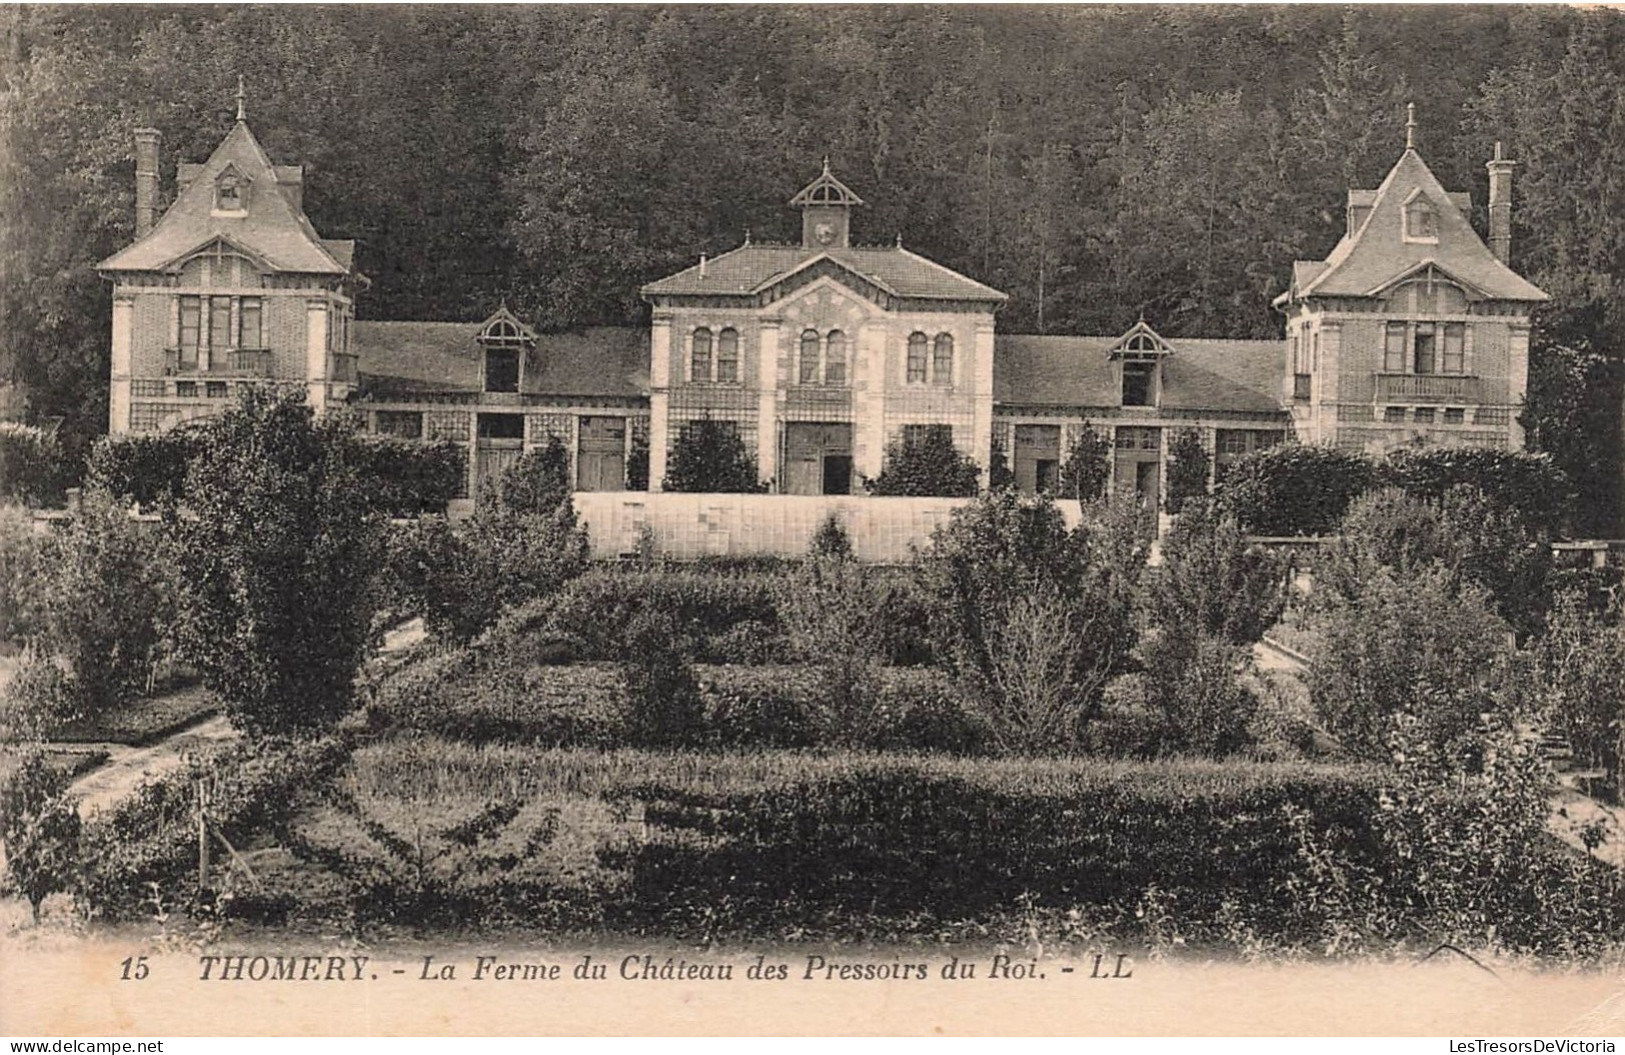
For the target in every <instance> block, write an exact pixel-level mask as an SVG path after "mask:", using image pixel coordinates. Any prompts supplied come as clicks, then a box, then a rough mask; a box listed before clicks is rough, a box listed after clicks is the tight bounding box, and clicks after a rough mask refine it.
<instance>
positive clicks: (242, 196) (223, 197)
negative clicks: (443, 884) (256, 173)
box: [214, 166, 248, 216]
mask: <svg viewBox="0 0 1625 1055" xmlns="http://www.w3.org/2000/svg"><path fill="white" fill-rule="evenodd" d="M247 212H248V180H247V179H246V178H244V177H243V176H242V175H241V174H239V173H238V172H237V170H236V169H234V168H232V167H230V166H227V168H226V170H225V171H224V172H222V173H220V175H219V176H218V177H216V178H215V181H214V213H215V215H217V216H243V215H245V214H246V213H247Z"/></svg>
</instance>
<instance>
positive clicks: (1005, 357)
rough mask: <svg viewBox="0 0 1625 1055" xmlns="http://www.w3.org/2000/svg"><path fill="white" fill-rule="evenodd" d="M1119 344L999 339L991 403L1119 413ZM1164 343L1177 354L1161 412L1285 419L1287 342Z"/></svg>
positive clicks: (1111, 340) (1170, 360)
mask: <svg viewBox="0 0 1625 1055" xmlns="http://www.w3.org/2000/svg"><path fill="white" fill-rule="evenodd" d="M1121 340H1122V337H1121V335H1119V336H1114V337H1047V336H1037V335H1033V334H1002V335H999V336H997V337H995V338H994V343H993V401H994V403H995V404H1001V403H1002V404H1006V405H1011V404H1014V405H1020V406H1051V407H1116V406H1119V405H1120V404H1121V403H1122V393H1121V392H1120V391H1119V390H1118V388H1117V384H1116V382H1115V381H1114V376H1115V375H1114V372H1113V369H1112V364H1111V361H1110V359H1109V358H1108V352H1109V350H1110V349H1111V348H1112V347H1113V346H1114V345H1116V344H1117V343H1118V342H1119V341H1121ZM1165 340H1166V341H1167V343H1168V344H1169V346H1171V347H1172V349H1173V352H1172V354H1170V355H1168V356H1167V357H1165V358H1164V359H1163V360H1162V396H1161V400H1160V402H1159V406H1160V407H1162V408H1163V409H1168V410H1204V411H1214V412H1219V413H1223V412H1225V411H1232V412H1267V413H1279V412H1280V410H1281V371H1282V369H1283V368H1284V367H1283V364H1284V363H1285V361H1286V345H1285V342H1283V341H1232V340H1214V339H1209V338H1191V339H1180V338H1165Z"/></svg>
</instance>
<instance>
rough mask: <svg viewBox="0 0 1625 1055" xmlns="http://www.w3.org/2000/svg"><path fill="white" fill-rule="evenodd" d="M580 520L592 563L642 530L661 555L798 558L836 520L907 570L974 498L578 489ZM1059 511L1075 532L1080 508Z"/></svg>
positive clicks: (628, 544) (871, 551) (865, 547)
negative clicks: (823, 526) (650, 534)
mask: <svg viewBox="0 0 1625 1055" xmlns="http://www.w3.org/2000/svg"><path fill="white" fill-rule="evenodd" d="M573 497H574V499H575V507H576V514H577V516H579V517H580V519H581V523H582V524H584V525H586V526H587V529H588V535H589V537H590V539H591V545H592V555H593V557H594V558H599V559H609V558H615V557H621V556H627V555H631V554H634V553H636V552H637V551H638V536H639V532H640V531H641V530H642V529H643V527H644V525H647V526H648V527H649V528H650V529H651V530H652V531H653V533H654V543H655V549H656V553H657V554H658V555H659V556H662V557H671V558H675V559H678V560H693V559H695V558H698V557H723V556H753V557H754V556H769V557H799V556H801V555H802V554H804V553H806V552H807V547H808V545H809V544H810V543H811V542H812V537H813V533H814V532H815V531H817V530H818V525H819V524H821V523H823V521H824V518H825V517H826V516H828V515H830V514H834V515H835V516H836V517H837V518H839V519H840V521H841V525H842V526H843V527H845V528H846V532H847V535H848V536H850V537H851V539H852V548H853V550H854V552H855V554H856V556H857V558H858V559H859V560H862V561H869V562H873V563H880V564H905V563H907V562H908V561H909V560H910V559H912V557H913V552H912V551H913V549H914V548H915V547H918V548H919V549H922V550H923V549H924V548H925V547H926V545H927V544H928V543H929V542H930V540H931V533H932V532H933V531H935V530H936V529H937V528H938V527H939V526H941V525H943V524H946V523H947V522H948V519H949V518H950V517H951V516H953V511H954V510H955V509H958V508H959V507H960V506H962V505H965V504H967V503H969V502H971V501H974V499H969V498H868V497H857V496H853V495H735V494H679V493H676V492H671V491H663V492H648V493H645V492H642V491H578V492H576V494H575V495H574V496H573ZM1056 505H1057V506H1058V507H1059V508H1060V510H1061V514H1062V515H1063V516H1064V517H1065V518H1066V522H1067V526H1068V527H1071V526H1075V525H1076V524H1077V523H1078V520H1079V519H1080V517H1081V513H1080V510H1079V507H1078V503H1077V502H1072V501H1061V502H1057V503H1056Z"/></svg>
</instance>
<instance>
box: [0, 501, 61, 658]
mask: <svg viewBox="0 0 1625 1055" xmlns="http://www.w3.org/2000/svg"><path fill="white" fill-rule="evenodd" d="M48 545H49V540H48V539H47V538H46V537H45V536H43V535H40V534H38V533H36V532H35V531H34V518H33V516H32V515H31V514H30V513H29V511H28V510H27V509H25V508H24V507H22V506H18V505H12V504H10V503H0V641H27V640H29V639H30V638H32V637H33V636H34V635H35V634H37V633H38V632H39V631H40V627H41V624H42V621H43V617H44V612H43V611H41V609H40V603H41V595H42V594H43V592H44V591H43V581H44V579H45V575H46V572H47V571H48V570H49V567H50V563H49V561H48V560H47V558H46V550H47V548H48Z"/></svg>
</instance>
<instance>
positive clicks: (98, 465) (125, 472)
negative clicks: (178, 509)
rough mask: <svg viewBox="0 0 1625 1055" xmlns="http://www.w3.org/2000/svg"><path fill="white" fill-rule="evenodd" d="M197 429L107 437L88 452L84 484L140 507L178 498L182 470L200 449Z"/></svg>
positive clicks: (183, 482) (200, 434) (201, 437)
mask: <svg viewBox="0 0 1625 1055" xmlns="http://www.w3.org/2000/svg"><path fill="white" fill-rule="evenodd" d="M203 443H204V433H203V432H202V430H200V429H195V428H189V429H174V430H171V431H169V432H156V433H138V434H135V435H120V436H108V437H106V438H104V439H101V440H99V441H97V443H96V446H94V447H93V448H91V451H90V463H89V473H88V474H87V479H88V482H89V483H90V484H91V485H92V486H101V487H103V488H106V490H107V492H108V493H109V494H111V495H112V496H113V497H115V498H118V499H121V500H123V501H127V502H137V503H140V504H141V505H152V504H153V503H155V502H159V501H162V500H164V499H166V498H179V497H180V494H181V492H182V491H183V490H185V488H186V467H187V464H188V463H189V462H190V461H191V460H192V456H193V455H194V454H196V453H197V452H198V451H199V450H200V449H201V448H202V446H203Z"/></svg>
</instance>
